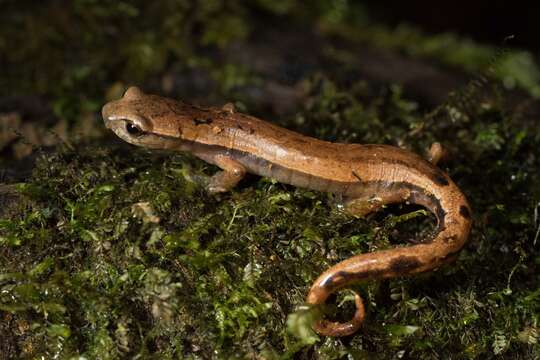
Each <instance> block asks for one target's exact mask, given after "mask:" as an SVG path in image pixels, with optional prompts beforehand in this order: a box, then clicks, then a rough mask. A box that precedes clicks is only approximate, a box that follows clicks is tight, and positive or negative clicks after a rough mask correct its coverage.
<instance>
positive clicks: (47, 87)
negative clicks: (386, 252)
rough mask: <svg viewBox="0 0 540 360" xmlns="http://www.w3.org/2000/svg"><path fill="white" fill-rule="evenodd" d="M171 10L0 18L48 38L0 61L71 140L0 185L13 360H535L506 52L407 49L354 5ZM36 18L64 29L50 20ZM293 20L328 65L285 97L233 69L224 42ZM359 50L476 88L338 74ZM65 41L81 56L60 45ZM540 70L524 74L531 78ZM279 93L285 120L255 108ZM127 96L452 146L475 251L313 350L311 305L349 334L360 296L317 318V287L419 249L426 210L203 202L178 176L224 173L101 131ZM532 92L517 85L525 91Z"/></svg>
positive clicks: (319, 133)
mask: <svg viewBox="0 0 540 360" xmlns="http://www.w3.org/2000/svg"><path fill="white" fill-rule="evenodd" d="M161 4H162V5H160V6H157V5H148V4H147V3H146V2H115V3H114V5H112V3H110V2H100V1H74V2H72V4H71V5H70V6H67V7H66V6H60V4H59V3H58V2H55V1H47V2H43V4H42V5H40V6H30V5H28V4H26V5H25V4H24V3H21V4H19V5H15V3H10V4H9V6H8V9H7V10H9V11H8V12H4V13H3V14H2V15H0V17H2V20H4V21H2V22H0V24H1V25H0V28H1V29H2V32H1V33H0V51H4V50H5V49H6V48H7V47H8V44H10V43H11V42H12V41H13V40H17V39H18V38H19V36H22V33H26V34H28V32H30V31H32V29H35V28H38V29H40V30H42V31H40V35H39V36H37V37H35V38H32V39H33V41H31V42H29V43H27V44H26V45H25V46H21V48H18V49H16V51H15V50H14V51H13V52H11V53H10V54H8V57H7V58H6V59H4V60H3V61H4V62H5V65H6V67H5V68H6V69H8V70H9V72H8V73H6V74H5V76H2V81H3V82H5V84H2V85H3V86H1V87H0V88H1V89H2V91H6V87H7V88H10V89H13V90H12V91H13V92H14V93H16V94H23V93H37V94H42V95H44V97H45V98H46V99H47V102H48V104H50V106H51V108H52V109H53V111H54V113H55V115H56V116H57V117H58V118H59V119H63V120H67V121H68V123H69V127H70V131H71V132H68V134H72V137H71V138H70V139H69V140H70V141H69V142H65V143H62V144H60V145H59V146H58V147H57V148H55V149H54V150H48V151H45V150H43V149H36V151H37V154H38V160H37V161H36V164H35V167H34V169H33V172H32V175H31V176H29V177H28V178H24V179H23V180H21V181H20V182H19V183H17V184H11V185H10V186H9V187H5V186H3V187H2V188H0V190H1V191H2V194H3V195H0V196H3V198H2V199H1V200H2V203H3V204H4V207H3V209H2V211H1V214H2V217H1V219H0V358H40V357H43V358H66V359H69V358H87V359H94V358H96V359H121V358H132V357H134V358H156V359H158V358H159V359H162V358H193V359H195V358H201V359H206V358H265V359H279V358H299V359H308V358H317V359H345V358H352V359H373V358H377V359H379V358H380V359H394V358H411V359H433V358H464V359H484V358H495V357H504V358H508V359H536V358H538V357H540V346H539V345H538V341H539V331H540V325H539V320H540V288H539V286H538V284H539V283H540V276H539V271H538V270H539V266H540V253H539V251H538V247H539V246H540V245H539V243H540V238H539V234H540V230H539V229H540V219H539V218H538V211H539V210H540V209H539V205H538V204H539V203H540V183H539V182H538V179H537V176H536V174H538V173H539V172H540V150H539V145H540V133H539V131H538V126H537V124H536V123H535V121H534V117H532V116H531V115H530V114H531V111H530V109H531V108H532V109H534V100H533V99H532V98H530V97H529V95H524V94H522V93H520V94H519V100H517V101H516V100H515V98H516V97H515V96H514V92H512V90H509V89H508V84H509V83H512V82H511V81H510V80H508V79H506V77H507V76H510V75H508V74H506V75H504V79H506V80H505V81H503V83H499V81H498V80H497V75H494V74H495V72H493V71H489V69H490V68H496V67H498V66H499V65H500V64H507V62H505V59H506V58H497V57H495V59H496V60H494V61H492V60H491V59H493V56H495V54H496V52H497V51H496V49H494V48H489V47H486V46H478V45H476V44H474V43H470V42H468V43H466V45H467V51H464V52H463V53H462V56H460V57H459V61H457V60H456V61H453V60H452V61H450V60H448V58H447V56H448V54H450V53H451V49H452V47H455V49H456V50H458V49H459V48H461V47H462V46H464V45H463V43H462V42H461V41H460V39H459V38H457V37H452V36H451V35H449V36H451V37H452V39H453V40H452V41H447V40H444V38H442V39H441V37H436V36H435V37H430V36H428V35H425V34H421V33H419V32H416V31H414V30H409V31H410V32H412V33H414V34H415V36H414V37H413V40H410V39H409V38H408V37H403V36H401V37H400V36H399V31H403V30H389V29H385V28H384V27H382V26H379V25H377V26H374V25H373V24H369V22H368V20H366V19H367V18H368V15H367V14H366V13H365V10H364V9H363V8H361V7H353V6H351V5H347V4H348V3H347V2H339V1H337V2H333V5H332V6H329V5H328V4H329V3H328V2H325V1H320V2H316V3H314V4H316V5H314V6H313V7H310V8H309V9H308V8H305V7H304V6H303V5H301V4H300V2H295V1H263V0H259V1H256V2H249V5H247V4H248V3H247V2H246V3H244V2H240V1H232V2H224V1H223V2H222V1H210V2H200V4H198V5H193V3H191V2H187V1H186V2H182V1H178V2H174V1H165V2H161ZM6 6H7V5H6ZM43 13H46V14H55V15H58V14H61V15H63V17H59V16H55V17H50V18H49V20H50V21H44V19H43V18H42V17H41V16H42V14H43ZM8 14H9V15H8ZM51 19H54V20H51ZM358 19H365V21H364V22H362V23H359V22H358ZM284 21H287V22H289V23H290V24H291V26H292V27H295V26H296V29H298V28H302V27H303V28H307V29H310V30H314V29H317V30H318V31H319V32H320V38H321V44H322V45H323V47H322V48H321V49H320V52H321V53H324V54H326V55H324V56H323V59H324V61H321V63H320V64H319V63H315V64H314V65H312V66H313V67H312V68H311V71H300V72H298V73H295V74H299V75H295V77H294V78H295V79H296V80H297V81H296V82H295V83H294V84H291V83H290V82H291V81H292V80H291V78H290V77H288V78H287V79H286V81H283V79H282V78H281V76H282V74H281V73H280V72H279V70H273V72H272V71H270V72H264V71H262V70H260V67H257V65H256V64H255V63H256V59H253V61H252V62H253V65H252V66H251V65H250V62H248V63H247V64H246V63H242V62H240V63H236V62H234V61H232V60H230V59H231V58H230V57H228V55H227V51H228V50H227V49H230V47H231V46H233V47H234V46H236V47H235V48H234V49H235V50H234V51H239V49H240V51H241V49H242V46H243V45H242V44H244V43H248V42H249V41H252V42H253V41H254V42H256V40H257V37H258V36H262V35H261V34H258V32H262V33H264V31H265V30H264V27H262V24H265V25H268V24H273V23H283V22H284ZM74 23H76V24H78V25H77V26H78V28H74V27H73V26H74V25H73V24H74ZM21 24H25V27H23V30H24V31H22V32H21V34H18V33H15V32H14V31H13V29H14V27H15V26H16V25H21ZM134 24H137V26H134ZM62 26H64V27H65V28H64V27H62ZM259 26H261V27H259ZM76 29H79V31H76ZM370 29H371V31H372V33H371V34H372V35H373V36H372V37H370V36H369V33H366V32H367V31H370ZM68 30H69V31H68ZM225 30H226V31H225ZM291 31H292V30H291ZM298 31H299V32H300V33H302V31H303V30H302V31H301V30H298ZM396 31H397V32H398V33H397V34H396ZM355 35H358V36H356V39H357V40H353V41H352V42H350V41H351V39H354V38H355ZM375 35H376V36H375ZM70 36H72V37H70ZM358 39H364V40H362V41H363V46H366V47H376V46H377V45H380V46H381V47H382V48H384V49H387V50H388V49H392V51H396V50H399V51H405V52H406V53H408V54H409V56H411V57H413V58H416V57H420V58H423V59H424V58H425V57H426V56H427V57H429V58H430V61H433V62H436V63H439V64H441V68H443V69H444V68H446V67H447V66H449V65H451V66H452V67H456V68H459V70H460V71H462V72H465V73H467V72H468V71H473V72H474V71H478V72H479V73H481V74H482V75H483V76H482V78H481V80H478V81H476V82H473V83H470V84H469V85H468V86H463V87H462V88H457V89H453V90H455V91H454V94H453V95H449V97H448V101H447V102H446V103H444V104H441V105H440V106H439V107H437V108H435V109H431V108H426V107H425V106H424V104H422V103H421V102H420V101H419V100H417V99H414V98H411V97H409V96H407V95H406V93H407V89H406V88H403V87H401V86H399V85H398V84H393V83H388V84H382V85H381V84H372V83H370V82H368V81H365V80H362V79H355V78H350V79H348V80H347V81H344V80H343V79H344V78H347V73H346V71H347V70H348V66H347V65H348V62H347V61H348V59H350V55H351V54H352V52H351V53H347V52H343V51H341V52H339V54H337V53H336V52H335V51H333V50H332V49H335V47H334V44H335V43H336V42H337V43H339V44H340V48H342V49H343V48H346V47H347V45H348V46H350V47H351V49H352V48H354V47H355V46H358V45H357V44H358V43H357V41H358ZM374 39H387V40H385V41H383V40H377V41H373V40H374ZM396 39H401V40H400V41H399V42H398V41H397V40H396ZM75 40H77V41H75ZM391 40H392V41H393V42H391ZM62 41H65V42H67V43H68V44H69V45H68V46H67V49H68V50H66V48H63V47H62V48H59V47H58V42H62ZM386 41H388V42H391V43H390V44H388V43H386ZM441 42H442V44H443V45H441ZM239 44H240V45H239ZM421 44H427V45H425V46H426V47H427V50H424V51H420V50H418V49H419V47H420V46H421ZM428 45H429V46H428ZM445 47H446V48H445ZM443 48H445V51H442V50H441V51H431V52H430V51H429V49H443ZM404 49H405V50H404ZM407 49H408V50H407ZM302 50H303V49H298V51H302ZM276 51H279V50H276ZM467 52H470V55H467ZM506 53H507V54H510V56H513V55H514V54H516V53H514V52H506ZM36 54H40V56H37V55H36ZM261 54H263V53H261ZM520 54H523V53H520ZM68 55H69V56H68ZM336 55H339V56H336ZM504 55H505V54H503V55H501V56H504ZM261 56H263V55H261ZM527 56H530V55H527ZM478 59H483V60H480V61H479V60H478ZM15 64H17V65H18V67H16V66H15ZM328 64H332V65H334V66H333V67H331V68H329V67H328V66H327V65H328ZM47 65H49V66H47ZM338 65H339V66H338ZM263 68H264V67H263ZM277 68H278V69H280V68H279V67H277ZM517 68H519V70H520V71H527V70H526V69H525V68H523V67H519V66H518V67H517ZM404 71H406V69H404ZM537 71H538V70H537V68H536V67H535V66H534V64H531V67H530V70H529V72H528V73H527V74H529V75H530V76H525V78H527V79H529V80H530V79H534V76H536V75H535V74H536V72H537ZM183 74H190V75H189V76H191V77H195V80H194V81H192V82H189V81H188V80H185V79H184V78H183V77H182V75H183ZM194 74H195V75H194ZM200 74H203V75H200ZM484 76H486V77H488V76H495V78H494V79H492V78H490V79H489V80H488V79H487V78H484ZM471 77H472V78H474V79H478V78H477V77H474V75H471ZM54 79H56V80H57V81H53V80H54ZM201 79H202V80H201ZM276 79H277V80H278V81H279V80H280V79H281V84H283V83H285V84H286V85H287V87H288V88H294V90H292V92H296V91H297V89H298V88H301V89H302V96H301V101H299V102H298V103H297V105H296V106H295V108H294V110H292V111H289V112H287V113H286V114H285V115H283V116H280V117H278V114H277V113H276V112H275V111H274V110H273V108H272V107H269V106H268V103H267V102H263V101H257V99H258V98H257V97H254V96H252V95H251V92H252V91H253V88H254V87H256V88H259V87H260V88H262V87H263V85H264V84H265V83H266V82H268V81H276ZM504 79H503V80H504ZM203 80H204V81H203ZM499 80H500V78H499ZM201 81H202V84H203V85H201ZM132 82H134V83H139V84H141V85H143V87H144V88H145V89H150V90H152V89H153V90H155V91H156V92H161V93H171V94H173V95H178V94H182V95H187V96H188V98H191V99H196V100H197V101H199V102H201V103H203V104H210V103H219V102H221V103H224V102H225V101H231V100H235V101H237V105H238V107H239V108H240V109H244V110H245V111H249V112H250V113H254V114H257V115H259V116H261V117H263V118H266V119H275V121H276V122H278V123H279V124H281V125H284V126H287V127H288V128H290V129H293V130H297V131H300V132H302V133H305V134H308V135H313V136H316V137H318V138H322V139H326V140H331V141H343V142H358V143H387V144H392V145H398V146H402V147H405V148H408V149H411V150H413V151H416V152H419V153H423V152H424V151H425V149H427V148H428V147H429V145H430V144H431V143H432V142H433V141H440V142H441V143H442V144H443V145H444V146H445V147H447V148H448V150H449V153H450V154H451V157H450V159H449V161H448V162H447V163H445V164H443V165H442V167H443V168H444V169H445V170H446V171H448V172H449V174H450V176H451V177H452V178H453V179H454V180H455V181H456V182H457V183H458V184H459V186H460V187H461V188H462V190H463V192H464V193H465V194H466V195H467V197H468V199H469V201H470V203H471V206H472V209H473V218H474V228H473V232H472V235H471V238H470V242H469V243H468V245H467V246H466V247H465V249H464V250H463V251H462V253H461V254H460V257H459V259H458V260H457V262H456V263H455V264H453V265H450V266H447V267H444V268H442V269H440V270H439V271H437V272H433V273H429V274H423V275H420V276H415V277H411V278H406V279H392V280H387V281H383V282H368V283H363V284H358V285H356V286H355V288H354V289H355V290H357V291H359V292H360V293H361V294H362V295H363V296H364V298H365V301H366V304H367V306H368V316H367V319H366V322H365V325H364V327H363V328H362V329H361V331H359V332H358V333H357V334H355V335H354V336H351V337H347V338H343V339H332V338H323V337H318V336H316V335H315V334H314V333H313V332H312V331H311V329H310V326H309V325H310V323H311V322H312V321H313V319H315V318H316V317H317V316H320V310H324V311H325V312H327V313H328V314H329V315H330V316H332V317H334V318H338V319H345V318H347V316H349V315H351V314H352V310H353V301H352V296H351V294H350V293H349V292H347V291H344V292H342V293H340V294H339V295H338V296H337V298H336V299H335V300H334V301H333V302H332V303H331V304H330V305H329V306H328V308H326V309H311V308H308V307H305V306H304V299H305V296H306V294H307V291H308V289H309V287H310V285H311V282H312V281H313V280H314V279H315V278H316V277H317V276H318V275H319V274H320V273H321V272H322V271H324V270H325V269H327V268H328V267H329V266H331V265H333V264H335V263H337V262H338V261H340V260H342V259H345V258H347V257H350V256H352V255H353V254H358V253H365V252H371V251H377V250H379V249H383V248H391V247H393V246H399V245H406V244H408V243H411V242H414V241H417V240H418V239H422V238H424V237H426V236H427V235H428V234H429V232H430V224H432V221H431V220H432V219H431V218H430V216H429V215H427V214H426V213H425V212H424V211H418V209H417V208H409V207H400V206H392V207H388V208H387V209H384V210H383V211H380V212H378V213H376V214H373V215H370V216H368V217H367V218H366V219H355V218H352V217H350V216H347V215H346V214H343V213H342V212H340V211H339V210H338V209H337V208H336V207H335V206H334V203H335V202H336V201H338V200H339V199H336V198H335V197H333V196H331V195H328V194H323V193H318V192H313V191H309V190H305V189H298V188H295V187H292V186H287V185H283V184H280V183H276V182H273V181H271V180H270V179H265V178H260V177H256V176H250V177H248V178H247V179H245V180H244V181H242V183H241V184H240V186H239V187H238V188H236V189H234V190H233V191H232V192H230V193H227V194H220V195H210V194H207V193H206V192H205V191H204V190H203V189H202V188H200V187H199V186H197V185H196V184H194V183H192V182H190V181H189V176H186V174H187V173H188V172H195V173H197V174H202V173H205V174H211V173H212V172H214V171H216V169H215V168H214V167H211V166H209V165H207V164H205V163H203V162H201V161H199V160H197V159H194V158H192V157H191V156H189V155H185V154H162V153H156V152H150V151H147V150H144V149H140V148H134V147H131V146H129V145H127V144H122V143H121V142H120V141H119V140H116V139H114V138H113V137H112V136H110V134H106V132H105V131H104V130H102V125H101V121H100V119H99V113H98V109H99V107H100V106H101V104H103V103H104V101H106V100H105V98H106V97H110V98H113V97H116V96H118V94H119V93H121V91H122V90H123V88H124V87H125V86H124V84H126V83H132ZM183 84H184V85H185V86H184V85H183ZM512 84H518V85H519V84H520V83H519V81H517V82H514V83H512ZM4 85H5V86H4ZM427 85H428V84H427ZM427 85H426V86H427ZM431 85H432V86H436V84H431ZM537 85H538V84H536V83H534V82H533V86H530V87H527V86H523V88H524V89H526V90H527V91H529V94H531V96H533V95H535V92H534V91H535V90H534V88H535V87H534V86H537ZM190 90H194V92H193V93H190ZM203 90H204V91H203ZM206 91H207V92H206ZM292 92H291V93H292ZM6 94H7V92H4V94H3V95H6ZM531 104H533V105H531ZM536 106H537V105H536ZM21 112H22V113H24V112H23V111H22V110H21ZM84 122H90V123H91V124H93V127H95V128H98V131H97V133H98V134H97V135H96V134H94V135H93V136H94V137H93V138H92V140H91V141H90V140H89V138H88V137H85V135H84V134H82V135H81V134H80V133H78V131H77V129H80V126H81V123H84ZM36 126H39V123H38V125H36ZM8 161H9V159H2V163H4V162H6V163H8ZM7 193H9V195H6V194H7Z"/></svg>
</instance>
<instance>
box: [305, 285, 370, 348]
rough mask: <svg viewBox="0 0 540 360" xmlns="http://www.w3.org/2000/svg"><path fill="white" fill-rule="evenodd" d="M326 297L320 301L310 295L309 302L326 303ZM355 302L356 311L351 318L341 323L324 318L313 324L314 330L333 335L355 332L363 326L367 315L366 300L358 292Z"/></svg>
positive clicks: (346, 334) (325, 334)
mask: <svg viewBox="0 0 540 360" xmlns="http://www.w3.org/2000/svg"><path fill="white" fill-rule="evenodd" d="M310 294H311V292H310ZM326 297H327V296H326ZM326 297H325V299H324V300H322V301H320V302H319V301H317V299H313V297H310V296H308V302H310V303H313V304H321V303H324V301H325V300H326ZM310 300H312V301H310ZM354 303H355V305H356V311H355V313H354V316H353V318H352V319H351V320H349V321H347V322H343V323H340V322H334V321H330V320H325V319H322V320H319V321H317V322H316V323H315V324H313V330H315V331H316V332H317V333H318V334H319V335H323V336H333V337H338V336H348V335H352V334H354V333H355V332H356V331H357V330H358V329H359V328H360V326H362V323H363V322H364V318H365V316H366V311H365V307H364V302H363V301H362V298H361V297H360V295H358V294H357V293H356V292H355V293H354Z"/></svg>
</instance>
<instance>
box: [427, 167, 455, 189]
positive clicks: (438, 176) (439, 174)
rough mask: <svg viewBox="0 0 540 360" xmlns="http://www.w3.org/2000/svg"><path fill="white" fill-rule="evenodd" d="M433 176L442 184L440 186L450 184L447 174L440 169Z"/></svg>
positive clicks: (433, 178) (437, 182)
mask: <svg viewBox="0 0 540 360" xmlns="http://www.w3.org/2000/svg"><path fill="white" fill-rule="evenodd" d="M431 178H432V180H433V181H434V182H435V183H436V184H437V185H440V186H448V185H450V183H449V182H448V179H447V178H446V176H444V173H443V172H442V171H441V170H439V169H437V170H436V171H434V172H433V176H432V177H431Z"/></svg>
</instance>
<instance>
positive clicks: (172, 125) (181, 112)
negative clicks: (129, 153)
mask: <svg viewBox="0 0 540 360" xmlns="http://www.w3.org/2000/svg"><path fill="white" fill-rule="evenodd" d="M101 112H102V116H103V121H104V122H105V126H106V127H107V128H109V129H111V130H112V131H113V132H114V133H115V134H116V135H117V136H119V137H120V138H121V139H122V140H124V141H127V142H129V143H131V144H134V145H139V146H144V147H148V148H157V149H180V150H182V149H183V147H184V145H186V143H187V142H186V140H187V141H188V142H189V141H190V140H193V139H194V138H196V135H197V134H196V125H195V124H194V121H193V119H194V118H197V116H198V117H201V115H200V114H198V113H204V112H205V110H202V109H198V108H195V107H193V106H191V105H188V104H184V103H182V102H176V101H174V100H171V99H167V98H163V97H160V96H156V95H147V94H145V93H143V92H142V91H141V90H140V89H139V88H137V87H134V86H133V87H130V88H129V89H128V90H127V91H126V92H125V94H124V96H123V97H122V98H121V99H119V100H115V101H111V102H109V103H107V104H105V106H103V109H102V111H101Z"/></svg>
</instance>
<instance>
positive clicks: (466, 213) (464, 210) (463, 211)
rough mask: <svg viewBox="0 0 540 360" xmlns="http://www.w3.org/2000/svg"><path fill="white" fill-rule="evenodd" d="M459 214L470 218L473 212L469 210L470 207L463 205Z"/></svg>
mask: <svg viewBox="0 0 540 360" xmlns="http://www.w3.org/2000/svg"><path fill="white" fill-rule="evenodd" d="M459 214H460V215H461V216H463V217H464V218H465V219H467V220H470V219H471V212H470V211H469V208H468V207H466V206H465V205H461V206H460V207H459Z"/></svg>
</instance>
